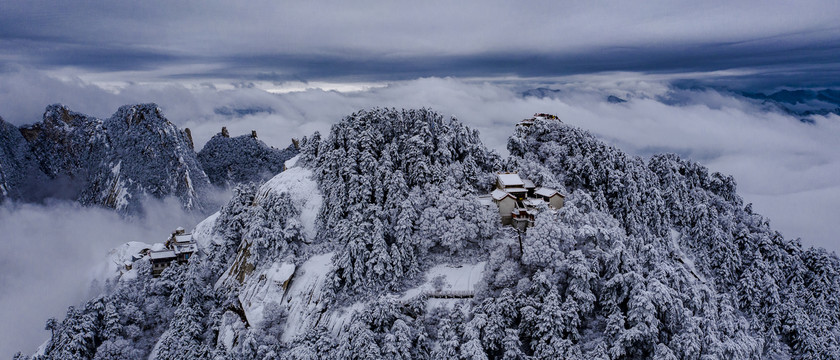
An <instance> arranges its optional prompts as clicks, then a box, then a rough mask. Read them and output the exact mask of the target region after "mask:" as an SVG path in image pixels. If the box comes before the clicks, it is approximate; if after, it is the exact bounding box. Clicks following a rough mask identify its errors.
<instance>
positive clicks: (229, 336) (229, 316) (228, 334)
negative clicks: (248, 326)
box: [216, 311, 245, 350]
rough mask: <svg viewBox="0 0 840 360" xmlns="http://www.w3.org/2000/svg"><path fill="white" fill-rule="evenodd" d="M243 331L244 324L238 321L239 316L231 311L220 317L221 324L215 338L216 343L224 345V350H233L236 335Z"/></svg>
mask: <svg viewBox="0 0 840 360" xmlns="http://www.w3.org/2000/svg"><path fill="white" fill-rule="evenodd" d="M243 331H245V323H243V322H242V320H240V319H239V316H238V315H236V314H235V313H233V312H232V311H227V312H225V313H224V315H222V323H221V325H220V326H219V336H218V337H217V338H216V342H217V343H221V344H224V346H225V349H228V350H230V349H233V345H234V344H235V343H236V338H237V337H238V336H237V334H239V333H241V332H243Z"/></svg>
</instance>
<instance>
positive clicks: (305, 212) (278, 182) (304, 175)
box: [257, 167, 324, 241]
mask: <svg viewBox="0 0 840 360" xmlns="http://www.w3.org/2000/svg"><path fill="white" fill-rule="evenodd" d="M269 192H274V193H275V194H278V195H279V194H281V193H287V194H289V196H290V197H291V199H292V204H293V206H294V207H295V208H296V209H297V210H298V211H300V222H301V224H302V225H303V232H304V235H305V236H306V238H307V240H309V241H312V240H314V239H315V235H316V233H317V229H316V227H315V219H316V218H317V217H318V212H319V211H320V210H321V205H322V204H323V203H324V197H323V195H322V194H321V191H320V190H319V189H318V183H317V182H315V180H314V176H313V174H312V170H309V169H305V168H301V167H295V168H291V169H287V170H286V171H284V172H281V173H280V174H277V176H275V177H273V178H271V180H268V181H267V182H266V183H265V184H263V185H262V186H261V187H260V192H259V195H258V196H257V201H261V200H263V199H265V197H266V196H267V195H268V193H269Z"/></svg>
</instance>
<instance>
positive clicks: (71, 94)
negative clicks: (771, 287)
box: [0, 70, 840, 356]
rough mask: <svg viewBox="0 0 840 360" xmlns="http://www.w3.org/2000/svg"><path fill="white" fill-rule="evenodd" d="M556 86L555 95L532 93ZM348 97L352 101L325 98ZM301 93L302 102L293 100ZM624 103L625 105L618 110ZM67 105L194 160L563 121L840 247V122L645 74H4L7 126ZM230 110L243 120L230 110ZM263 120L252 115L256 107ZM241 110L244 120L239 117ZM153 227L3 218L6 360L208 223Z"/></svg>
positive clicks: (68, 209) (174, 221) (168, 210)
mask: <svg viewBox="0 0 840 360" xmlns="http://www.w3.org/2000/svg"><path fill="white" fill-rule="evenodd" d="M536 87H550V88H551V89H554V90H559V91H554V92H551V96H550V97H542V98H539V97H525V96H522V92H523V91H526V90H528V89H532V88H536ZM331 88H335V89H341V90H342V91H335V90H324V89H331ZM292 90H294V91H292ZM609 95H613V96H616V97H619V98H621V99H624V100H627V102H624V103H611V102H608V101H607V97H608V96H609ZM57 102H59V103H63V104H65V105H68V106H69V107H70V108H71V109H73V110H75V111H78V112H81V113H86V114H89V115H94V116H97V117H102V118H105V117H108V116H110V115H111V114H112V113H113V112H114V111H115V110H116V109H117V108H118V107H119V106H121V105H124V104H130V103H143V102H155V103H157V104H159V106H160V107H161V108H162V109H163V111H164V114H165V115H166V117H167V118H168V119H169V120H171V121H172V122H174V123H175V124H177V125H178V126H181V127H189V128H190V129H191V131H192V135H193V138H194V140H195V143H196V150H199V149H201V146H203V144H204V143H205V142H206V141H207V140H208V139H209V138H210V137H211V136H212V135H214V134H215V133H217V132H219V131H220V129H221V127H222V126H226V127H227V128H228V129H229V131H230V133H231V135H239V134H245V133H250V131H251V130H257V132H258V136H259V138H260V139H262V140H263V141H265V142H266V143H268V144H269V145H272V146H275V147H285V146H287V145H288V144H289V143H290V139H291V138H301V137H303V136H309V135H311V134H312V133H313V132H315V131H320V132H321V134H322V135H324V136H326V135H327V134H328V132H329V129H330V126H331V125H332V124H334V123H336V122H337V121H339V120H340V119H341V118H342V117H344V116H346V115H348V114H350V113H352V112H354V111H357V110H359V109H365V108H371V107H375V106H379V107H429V108H432V109H434V110H437V111H439V112H441V113H443V114H444V115H447V116H450V115H451V116H455V117H457V118H458V119H460V120H461V121H463V122H465V123H466V124H468V125H469V126H471V127H474V128H476V129H478V130H479V131H480V132H481V135H482V140H483V141H484V143H485V144H486V145H488V146H490V147H492V148H494V149H496V150H497V151H499V153H500V154H502V155H506V154H507V151H506V150H505V144H506V142H507V138H508V136H509V135H510V133H511V131H512V130H513V126H514V124H515V123H516V122H517V121H519V120H520V119H523V118H526V117H530V116H531V115H532V114H534V113H536V112H546V113H552V114H556V115H558V116H559V117H560V118H561V119H562V121H564V122H566V123H568V124H571V125H575V126H578V127H581V128H583V129H586V130H588V131H590V132H592V133H593V134H595V135H596V136H598V137H600V138H602V139H603V140H604V141H606V142H607V143H609V144H611V145H614V146H616V147H618V148H620V149H622V150H624V151H626V152H628V153H631V154H635V155H639V156H642V157H648V156H650V155H651V154H654V153H661V152H674V153H677V154H680V155H681V156H683V157H685V158H689V159H692V160H695V161H698V162H700V163H702V164H704V165H705V166H707V167H709V169H710V170H712V171H719V172H722V173H726V174H731V175H734V176H735V179H736V181H737V183H738V189H739V193H740V194H741V195H742V196H743V198H744V199H745V201H746V202H751V203H753V204H754V207H753V208H754V210H755V211H756V212H759V213H761V214H763V215H765V216H767V217H769V218H770V219H771V225H772V226H773V227H774V228H775V229H777V230H779V231H781V232H782V233H783V234H784V235H785V236H786V237H789V238H791V237H801V238H802V242H803V244H805V245H807V246H821V247H825V248H827V249H829V250H832V251H837V250H840V244H838V242H837V241H836V238H837V237H836V234H837V233H840V223H837V221H836V216H837V214H840V152H838V151H837V144H840V117H838V116H836V115H828V116H812V117H811V118H810V119H811V120H813V121H814V123H813V124H808V123H803V122H801V121H800V120H799V119H798V118H796V117H793V116H790V115H787V114H784V113H783V112H781V111H778V110H776V109H775V108H774V107H772V106H768V105H766V104H761V103H759V102H756V101H753V100H748V99H745V98H743V97H740V96H738V95H737V94H734V93H731V92H728V91H723V90H712V89H703V88H693V89H682V88H678V87H675V86H672V85H671V83H670V82H669V81H667V80H662V79H656V78H652V77H646V76H641V75H638V74H628V73H622V74H605V75H597V76H579V77H571V78H564V79H558V80H557V81H552V82H548V83H546V82H544V81H540V82H539V83H538V82H535V81H534V82H532V81H528V80H522V79H513V80H506V81H501V80H498V79H495V80H492V81H490V80H488V81H483V80H475V79H469V80H465V79H455V78H421V79H416V80H409V81H399V82H392V83H379V84H376V83H374V84H356V85H354V84H333V85H329V84H320V85H317V86H316V85H313V84H307V83H299V84H289V83H284V84H278V83H269V82H266V83H245V84H224V83H212V82H205V83H195V84H181V85H173V84H171V83H170V84H157V83H150V84H116V85H115V84H95V83H93V82H89V81H83V80H80V79H78V78H66V77H55V76H48V75H44V74H41V73H33V72H29V71H25V70H21V71H17V72H8V73H4V74H0V116H2V117H3V118H4V119H5V120H6V121H8V122H11V123H14V124H16V125H21V124H25V123H33V122H36V121H39V120H40V118H41V115H42V113H43V111H44V107H45V106H46V105H47V104H51V103H57ZM219 109H227V110H231V111H220V110H219ZM249 109H250V110H251V111H250V113H248V112H249V111H248V110H249ZM232 110H243V111H242V113H248V114H245V115H239V114H237V113H236V111H232ZM149 206H150V207H153V208H154V211H151V212H148V211H147V212H148V213H149V214H151V215H150V216H149V217H147V218H144V219H122V218H119V217H118V216H116V215H115V214H113V213H111V212H109V211H106V210H101V209H92V208H78V207H77V206H75V205H71V204H67V203H53V204H46V205H15V206H6V207H4V208H0V232H2V233H3V239H5V241H3V242H2V243H3V244H2V245H3V247H4V251H3V252H2V255H0V285H2V286H3V287H2V288H3V289H7V290H5V291H4V292H3V294H0V311H2V312H3V313H2V314H0V318H3V319H4V320H6V321H4V322H3V325H0V339H2V340H0V355H2V356H5V355H7V354H9V355H10V354H12V353H13V352H14V351H17V350H24V351H31V350H33V349H34V347H35V346H37V345H38V344H39V343H40V342H42V341H43V340H44V339H45V338H46V336H48V333H47V332H46V331H44V330H43V323H44V321H45V320H46V319H47V318H48V317H51V316H58V317H61V315H62V314H63V313H64V311H65V310H66V307H67V306H68V305H71V304H74V303H77V302H79V301H81V300H83V299H84V298H85V297H86V296H89V293H88V289H89V286H88V284H87V281H89V277H86V275H84V276H83V274H86V273H88V272H89V270H90V269H92V268H93V267H94V265H95V264H96V263H97V262H98V261H102V260H103V259H104V257H105V254H106V253H107V252H108V250H109V249H111V248H113V247H115V246H117V245H119V244H122V243H124V242H127V241H145V242H155V241H161V240H162V239H163V238H165V237H166V236H167V234H168V233H169V232H170V231H172V229H173V228H174V227H176V226H185V227H188V226H189V225H192V224H195V223H196V222H197V220H198V219H195V218H193V217H191V215H189V214H184V213H182V212H181V211H180V209H178V208H177V206H171V204H167V203H161V204H150V205H149Z"/></svg>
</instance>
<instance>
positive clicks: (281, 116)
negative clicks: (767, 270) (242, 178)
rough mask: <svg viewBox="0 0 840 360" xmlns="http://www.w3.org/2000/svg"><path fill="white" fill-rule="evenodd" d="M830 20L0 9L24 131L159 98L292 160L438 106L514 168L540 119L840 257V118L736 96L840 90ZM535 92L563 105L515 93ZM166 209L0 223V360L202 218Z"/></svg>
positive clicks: (720, 6)
mask: <svg viewBox="0 0 840 360" xmlns="http://www.w3.org/2000/svg"><path fill="white" fill-rule="evenodd" d="M838 18H840V2H838V1H836V0H835V1H738V2H733V1H731V0H730V1H691V2H683V1H644V2H641V1H637V2H631V1H609V2H608V1H587V2H583V1H575V2H571V1H569V2H565V1H528V2H522V1H519V2H514V1H414V2H410V3H409V2H396V1H390V2H384V1H382V2H373V1H354V2H350V1H318V2H315V1H306V2H281V1H262V0H258V1H248V2H240V3H234V2H220V1H197V0H196V1H158V0H148V1H142V2H128V1H97V0H80V1H44V0H32V1H16V0H0V116H2V117H3V118H4V119H5V120H6V121H9V122H12V123H14V124H17V125H21V124H24V123H32V122H36V121H39V120H40V117H41V114H42V113H43V111H44V108H45V106H46V105H48V104H51V103H57V102H60V103H64V104H67V105H68V106H69V107H70V108H71V109H73V110H75V111H78V112H82V113H86V114H90V115H94V116H98V117H103V118H104V117H108V116H110V115H111V114H112V113H113V112H114V111H115V110H116V109H117V108H118V107H119V106H120V105H123V104H127V103H144V102H156V103H158V104H159V105H160V106H161V108H162V109H163V110H164V114H165V115H166V116H167V117H168V118H169V119H170V120H172V121H173V122H174V123H176V124H177V125H179V126H181V127H189V128H190V129H192V134H193V137H194V139H195V140H196V146H197V148H200V147H201V146H202V145H203V143H204V142H206V141H207V140H208V139H209V138H210V136H212V135H213V134H215V133H216V132H218V131H219V130H220V129H221V127H222V126H227V127H228V128H229V129H230V131H231V133H232V134H243V133H248V132H250V130H251V129H255V130H257V131H258V134H259V137H260V139H262V140H264V141H266V142H267V143H268V144H270V145H273V146H277V147H285V146H286V145H288V143H289V140H290V138H292V137H301V136H306V135H310V134H312V132H314V131H316V130H317V131H320V132H321V133H322V134H326V133H327V132H328V131H329V128H330V126H331V125H332V124H334V123H336V122H337V121H339V120H340V119H341V117H343V116H345V115H347V114H349V113H351V112H353V111H355V110H358V109H360V108H370V107H374V106H394V107H424V106H425V107H431V108H433V109H435V110H438V111H440V112H442V113H444V114H446V115H454V116H457V117H458V118H459V119H461V120H462V121H464V122H465V123H466V124H468V125H469V126H471V127H474V128H477V129H479V130H480V132H481V136H482V140H483V141H484V142H485V144H487V145H488V146H490V147H493V148H495V149H497V150H499V151H500V152H502V153H504V152H505V149H504V145H505V142H506V139H507V137H508V136H509V135H510V133H511V130H512V124H513V123H514V122H516V121H518V120H519V119H522V118H524V117H527V116H530V115H531V114H533V113H535V112H548V113H554V114H557V115H559V116H560V117H561V119H562V120H563V121H565V122H567V123H569V124H572V125H575V126H579V127H581V128H584V129H587V130H589V131H591V132H592V133H593V134H595V135H596V136H598V137H600V138H602V139H604V140H605V141H607V142H608V143H610V144H612V145H615V146H617V147H619V148H621V149H622V150H624V151H627V152H629V153H631V154H637V155H641V156H649V155H650V154H652V153H656V152H675V153H678V154H680V155H682V156H684V157H688V158H690V159H693V160H695V161H699V162H701V163H702V164H704V165H706V166H708V167H709V168H710V169H711V170H712V171H721V172H724V173H727V174H732V175H734V176H735V178H736V181H737V182H738V189H739V193H740V194H741V195H742V196H743V197H744V198H745V200H746V201H747V202H753V203H755V207H754V208H755V210H756V211H757V212H759V213H762V214H764V215H767V216H769V218H770V219H771V225H772V226H773V227H774V228H775V229H778V230H780V231H781V232H782V233H783V234H784V235H785V236H786V237H789V238H790V237H802V242H803V243H804V244H805V245H816V246H823V247H826V248H828V249H830V250H834V251H838V250H840V242H838V241H837V235H836V234H838V233H840V223H838V222H837V215H838V214H840V152H838V151H837V149H838V146H839V145H840V117H838V116H836V115H833V114H829V115H825V116H822V115H813V116H809V117H808V119H809V120H811V121H813V124H807V123H803V122H801V121H800V119H799V118H797V117H794V116H791V115H788V114H785V113H783V112H780V111H778V109H775V108H773V107H768V106H765V105H763V104H761V103H760V102H756V101H750V100H748V99H745V98H743V97H739V96H737V95H736V94H734V93H732V92H729V91H726V90H725V89H724V88H734V89H739V90H762V91H764V90H770V89H777V88H797V87H832V88H838V87H840V66H838V65H840V22H838V20H837V19H838ZM677 83H679V84H680V86H675V84H677ZM693 85H698V86H697V87H694V86H693ZM533 87H547V88H551V89H554V90H558V92H557V93H556V94H554V96H553V97H551V98H535V97H523V96H522V94H521V91H522V90H526V89H528V88H533ZM608 95H615V96H619V97H621V98H623V99H626V100H628V102H626V103H622V104H612V103H609V102H607V101H606V97H607V96H608ZM220 109H221V110H224V109H228V110H229V109H250V110H255V111H253V113H252V114H249V115H245V116H236V115H230V111H219V110H220ZM161 209H164V210H166V209H168V210H166V211H164V210H161V211H159V213H161V214H166V216H162V217H161V219H166V221H157V220H160V219H147V220H145V222H142V223H137V222H132V221H128V220H126V219H118V218H116V217H114V215H113V214H110V213H108V212H104V211H102V210H97V209H82V210H80V209H78V208H76V207H74V206H73V205H68V204H59V205H55V206H36V205H31V206H29V205H27V206H21V207H17V208H14V207H12V208H0V234H12V235H14V236H12V238H20V237H21V236H22V235H21V236H18V235H19V234H29V235H32V234H35V236H37V239H35V240H37V241H26V242H15V243H14V245H13V246H9V244H3V246H4V247H5V248H6V250H7V251H6V255H7V258H2V257H0V284H4V285H6V286H5V287H4V288H3V289H4V290H10V291H5V292H4V291H0V305H3V306H2V307H3V308H5V309H6V311H5V312H2V313H0V335H3V336H0V357H10V356H11V354H12V353H13V351H17V350H24V351H32V350H33V349H34V347H35V346H37V345H38V344H40V343H41V342H43V340H45V339H46V336H48V334H47V332H46V331H44V330H42V329H43V324H44V321H45V320H46V318H48V317H50V316H61V314H62V313H63V311H64V309H66V306H67V305H71V304H72V303H73V302H76V301H78V300H79V299H80V298H82V297H83V295H82V294H81V292H78V291H74V290H73V289H77V288H80V287H82V286H83V285H82V284H83V283H84V282H85V280H86V277H85V276H84V273H86V269H89V268H90V267H91V266H93V265H92V263H95V262H96V261H97V260H96V259H99V258H101V257H104V254H106V253H107V251H108V248H110V247H112V246H116V245H118V243H120V242H122V241H124V240H126V241H127V240H141V241H157V239H159V238H161V236H165V235H166V232H167V231H169V230H170V229H171V228H172V227H173V226H175V225H176V223H180V224H182V225H185V226H187V225H188V224H186V222H189V221H193V220H194V219H189V217H188V216H186V215H185V214H182V213H180V212H179V211H178V209H170V208H169V207H165V206H163V207H161ZM45 219H46V220H45ZM50 219H59V220H61V221H52V220H50ZM33 229H34V230H33ZM15 234H18V235H15ZM113 234H117V235H113ZM158 234H160V235H158ZM29 235H28V236H29ZM30 237H31V236H30ZM6 238H8V237H3V238H2V239H3V240H5V239H6ZM79 239H87V240H89V243H86V244H78V241H79ZM3 240H0V243H2V241H3ZM42 249H47V250H48V251H42ZM67 254H71V256H66V255H67ZM35 255H38V256H35ZM94 265H95V264H94ZM27 267H30V268H32V269H34V270H32V271H30V270H26V268H27ZM10 269H12V270H13V271H12V270H10ZM21 269H24V270H21ZM80 274H81V275H80ZM7 288H8V289H7ZM22 309H26V310H27V311H22ZM19 310H21V311H19Z"/></svg>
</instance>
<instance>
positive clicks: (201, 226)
mask: <svg viewBox="0 0 840 360" xmlns="http://www.w3.org/2000/svg"><path fill="white" fill-rule="evenodd" d="M219 215H220V212H218V211H217V212H216V213H215V214H213V215H210V216H208V217H207V218H206V219H204V220H202V221H201V222H200V223H198V225H196V226H195V229H193V231H192V238H193V240H195V243H196V244H198V247H199V248H201V249H202V250H206V249H208V248H209V247H210V245H211V244H219V245H221V244H222V243H223V242H224V239H222V237H221V236H219V235H217V234H215V233H214V232H213V228H214V227H215V226H216V220H217V219H218V218H219Z"/></svg>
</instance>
